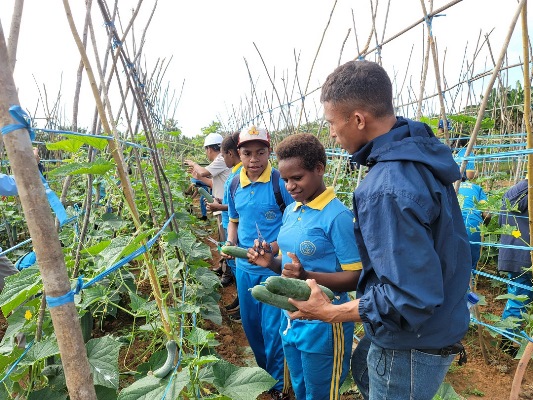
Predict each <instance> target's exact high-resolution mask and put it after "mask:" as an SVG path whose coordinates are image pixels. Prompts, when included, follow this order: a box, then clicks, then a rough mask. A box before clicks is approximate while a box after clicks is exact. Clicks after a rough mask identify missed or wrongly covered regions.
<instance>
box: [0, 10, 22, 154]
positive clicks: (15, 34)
mask: <svg viewBox="0 0 533 400" xmlns="http://www.w3.org/2000/svg"><path fill="white" fill-rule="evenodd" d="M23 8H24V0H16V1H15V7H14V8H13V16H12V17H11V27H10V28H9V38H8V40H7V55H8V57H9V67H10V68H11V72H13V71H14V70H15V64H16V62H17V46H18V41H19V33H20V23H21V21H22V10H23ZM0 150H1V149H0Z"/></svg>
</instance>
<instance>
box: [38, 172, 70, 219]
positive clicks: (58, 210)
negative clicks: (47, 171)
mask: <svg viewBox="0 0 533 400" xmlns="http://www.w3.org/2000/svg"><path fill="white" fill-rule="evenodd" d="M40 175H41V181H42V182H43V185H44V189H45V192H46V198H47V199H48V203H49V204H50V207H51V208H52V210H53V211H54V212H55V214H56V218H57V219H58V220H59V226H63V225H64V224H65V223H66V222H67V221H68V220H69V218H68V216H67V211H66V210H65V207H64V206H63V203H61V200H59V197H57V194H55V192H54V191H53V190H52V189H50V186H49V185H48V182H47V181H46V179H45V178H44V176H43V175H42V174H41V173H40Z"/></svg>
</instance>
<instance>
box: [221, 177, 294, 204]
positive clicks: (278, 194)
mask: <svg viewBox="0 0 533 400" xmlns="http://www.w3.org/2000/svg"><path fill="white" fill-rule="evenodd" d="M280 177H281V176H280V174H279V171H278V170H277V169H272V176H271V180H272V189H273V191H274V197H275V198H276V204H277V205H278V207H279V209H280V211H281V213H282V214H283V211H285V207H286V205H285V201H283V196H282V195H281V190H280V188H279V180H280ZM240 183H241V179H240V176H239V174H237V175H235V176H234V177H233V179H232V181H231V184H230V186H229V192H230V195H231V199H232V200H233V201H234V202H235V192H236V191H237V188H238V187H239V184H240Z"/></svg>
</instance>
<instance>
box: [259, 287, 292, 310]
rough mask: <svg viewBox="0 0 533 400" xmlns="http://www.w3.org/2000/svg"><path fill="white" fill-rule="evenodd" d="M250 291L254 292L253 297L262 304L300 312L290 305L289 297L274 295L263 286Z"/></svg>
mask: <svg viewBox="0 0 533 400" xmlns="http://www.w3.org/2000/svg"><path fill="white" fill-rule="evenodd" d="M250 290H251V292H252V297H253V298H254V299H256V300H257V301H260V302H261V303H265V304H270V305H271V306H274V307H278V308H282V309H284V310H287V311H298V309H297V308H296V307H294V306H293V305H292V304H291V303H289V298H288V297H285V296H280V295H279V294H274V293H272V292H270V291H269V290H268V289H267V288H266V287H265V286H263V285H255V286H254V287H253V288H251V289H250Z"/></svg>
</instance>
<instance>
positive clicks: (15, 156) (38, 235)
mask: <svg viewBox="0 0 533 400" xmlns="http://www.w3.org/2000/svg"><path fill="white" fill-rule="evenodd" d="M0 88H1V90H0V120H1V122H0V123H1V124H2V126H6V125H9V124H13V123H15V121H14V120H13V119H12V118H11V116H10V114H9V107H10V106H11V105H13V104H19V99H18V95H17V90H16V87H15V82H14V80H13V76H12V73H11V69H10V67H9V64H8V54H7V46H6V42H5V38H4V33H3V30H2V26H1V24H0ZM4 143H5V146H6V150H7V154H8V158H9V161H10V164H11V167H12V170H13V173H14V175H15V181H16V183H17V188H18V192H19V197H20V202H21V204H22V208H23V210H24V216H25V218H26V221H27V224H28V228H29V231H30V235H31V237H32V239H33V247H34V249H35V253H36V255H37V261H38V264H39V270H40V272H41V277H42V280H43V286H44V290H45V292H46V294H47V295H48V296H52V297H60V296H63V295H64V294H66V293H68V292H69V291H70V282H69V278H68V274H67V269H66V267H65V260H64V258H63V251H62V250H61V244H60V243H59V237H58V234H57V231H56V229H55V226H54V219H53V217H52V213H51V212H50V208H49V206H48V201H47V199H46V194H45V191H44V186H43V184H42V182H41V178H40V177H39V170H38V168H37V162H36V160H35V158H34V156H33V150H32V145H31V141H30V137H29V135H28V132H27V131H26V130H24V129H18V130H15V131H13V132H11V133H9V134H7V135H4ZM50 315H51V317H52V323H53V325H54V331H55V335H56V337H57V343H58V345H59V351H60V353H61V362H62V364H63V369H64V371H65V378H66V384H67V388H68V391H69V395H70V398H71V399H73V400H96V394H95V390H94V384H93V380H92V375H91V371H90V367H89V361H88V360H87V352H86V349H85V345H84V343H83V337H82V334H81V328H80V324H79V321H78V313H77V311H76V307H75V305H74V302H68V303H66V304H63V305H60V306H57V307H53V308H50Z"/></svg>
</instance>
